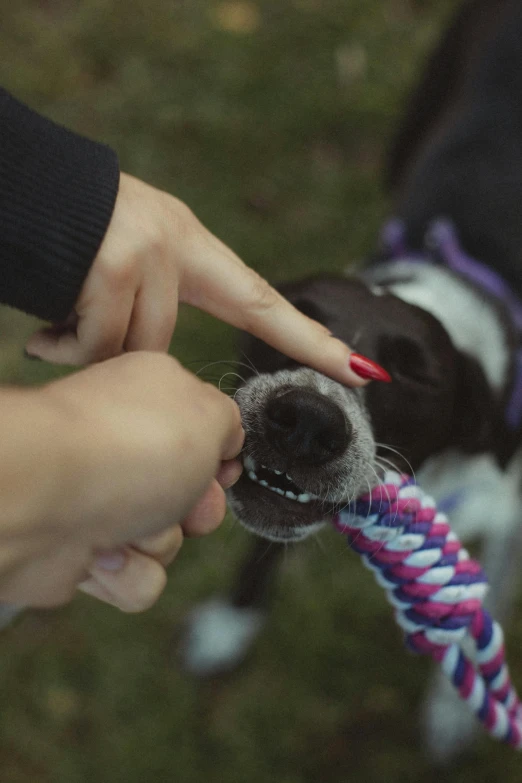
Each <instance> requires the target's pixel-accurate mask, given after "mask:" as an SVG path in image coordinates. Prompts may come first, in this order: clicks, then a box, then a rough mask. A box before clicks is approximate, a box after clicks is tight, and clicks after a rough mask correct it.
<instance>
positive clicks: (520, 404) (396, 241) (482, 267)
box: [381, 219, 522, 430]
mask: <svg viewBox="0 0 522 783" xmlns="http://www.w3.org/2000/svg"><path fill="white" fill-rule="evenodd" d="M381 243H382V247H383V250H384V252H385V254H386V257H387V258H389V259H398V258H405V259H407V260H409V261H416V262H425V263H426V262H428V263H430V262H431V263H436V262H437V261H439V262H440V263H442V264H443V265H444V266H446V267H448V269H451V270H452V271H453V272H456V273H457V274H459V275H461V276H462V277H465V278H467V279H468V280H470V281H471V282H472V283H474V285H476V286H478V287H479V288H481V289H482V290H483V291H485V292H486V293H487V294H489V295H490V296H493V297H494V298H495V299H498V300H499V301H500V302H502V304H503V305H504V307H505V309H506V311H507V313H508V315H509V317H510V319H511V321H512V323H513V326H514V328H515V331H516V333H517V334H518V336H519V339H520V340H521V342H522V301H521V300H520V299H519V297H518V296H517V295H516V294H515V293H514V292H513V290H512V289H511V288H510V286H509V285H508V283H507V282H506V281H505V280H504V278H503V277H501V275H499V274H497V272H495V271H494V270H493V269H491V268H490V267H488V266H487V265H486V264H483V263H481V262H480V261H477V260H476V259H475V258H472V257H471V256H468V255H467V254H466V253H465V252H464V251H463V249H462V248H461V246H460V244H459V240H458V237H457V232H456V231H455V228H454V226H453V224H452V223H451V222H450V221H449V220H442V219H441V220H436V221H434V222H433V223H432V224H431V225H430V227H429V229H428V231H427V233H426V238H425V247H426V250H425V251H423V252H421V253H414V252H412V251H411V250H409V249H408V246H407V243H406V228H405V225H404V223H403V222H402V221H401V220H397V219H392V220H390V221H388V222H387V223H386V224H385V226H384V228H383V230H382V232H381ZM505 421H506V424H507V426H508V427H509V429H510V430H517V429H518V428H519V427H520V426H521V423H522V345H521V347H519V348H518V349H517V351H516V354H515V358H514V369H513V386H512V389H511V395H510V398H509V400H508V403H507V405H506V411H505Z"/></svg>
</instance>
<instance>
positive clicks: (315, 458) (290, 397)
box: [265, 389, 351, 465]
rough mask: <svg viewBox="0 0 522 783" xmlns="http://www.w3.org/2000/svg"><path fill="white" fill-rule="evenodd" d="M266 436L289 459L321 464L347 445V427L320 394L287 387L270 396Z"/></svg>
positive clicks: (342, 415)
mask: <svg viewBox="0 0 522 783" xmlns="http://www.w3.org/2000/svg"><path fill="white" fill-rule="evenodd" d="M265 414H266V417H265V427H266V437H267V440H268V442H269V443H270V445H271V446H273V447H274V448H275V449H276V450H277V451H278V452H280V453H281V454H284V456H285V457H287V458H289V460H290V462H292V463H293V462H300V463H302V464H303V463H304V464H307V465H323V464H324V463H325V462H329V461H330V460H332V459H334V458H335V457H338V456H340V455H341V454H343V452H344V451H345V449H346V447H347V446H348V442H349V439H350V435H351V428H350V426H349V424H348V422H347V421H346V418H345V416H344V414H343V412H342V410H341V409H340V408H339V406H338V405H336V404H335V402H333V401H332V400H330V399H329V398H328V397H325V395H324V394H319V393H318V392H315V391H310V390H307V389H291V390H290V391H286V392H284V393H283V394H279V395H277V396H275V397H273V398H272V399H271V400H270V401H269V402H268V404H267V406H266V409H265Z"/></svg>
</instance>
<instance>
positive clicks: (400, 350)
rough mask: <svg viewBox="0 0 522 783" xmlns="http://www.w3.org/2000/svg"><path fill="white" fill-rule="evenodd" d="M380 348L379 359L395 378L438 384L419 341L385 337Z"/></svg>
mask: <svg viewBox="0 0 522 783" xmlns="http://www.w3.org/2000/svg"><path fill="white" fill-rule="evenodd" d="M379 348H380V350H379V361H380V362H381V363H382V365H383V367H386V369H387V370H388V372H389V373H390V374H391V376H392V378H393V379H394V380H397V381H401V380H403V381H414V382H415V383H419V384H422V385H424V386H436V385H437V379H436V377H435V376H434V374H433V370H432V368H430V363H429V360H428V356H427V354H426V351H424V350H423V349H422V348H421V346H420V345H418V343H416V342H414V341H413V340H410V339H409V338H407V337H390V338H387V337H385V338H383V341H382V344H381V345H380V346H379Z"/></svg>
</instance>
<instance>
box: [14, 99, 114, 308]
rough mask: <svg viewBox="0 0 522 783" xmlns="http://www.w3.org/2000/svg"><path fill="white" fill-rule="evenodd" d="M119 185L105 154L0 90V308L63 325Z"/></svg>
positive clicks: (110, 159) (105, 149)
mask: <svg viewBox="0 0 522 783" xmlns="http://www.w3.org/2000/svg"><path fill="white" fill-rule="evenodd" d="M118 184H119V168H118V160H117V157H116V154H115V153H114V152H113V151H112V150H111V149H109V148H108V147H106V146H105V145H103V144H98V143H95V142H92V141H90V140H89V139H86V138H84V137H82V136H79V135H77V134H75V133H72V132H71V131H69V130H67V129H65V128H63V127H61V126H60V125H56V124H55V123H54V122H51V121H50V120H48V119H45V118H44V117H41V116H40V115H39V114H36V113H35V112H33V111H31V109H29V108H27V106H24V105H23V104H22V103H20V102H18V101H17V100H15V99H14V98H13V97H12V96H11V95H9V94H8V93H7V92H5V90H3V89H2V88H0V302H3V303H4V304H8V305H12V306H13V307H17V308H18V309H20V310H24V311H25V312H27V313H31V314H32V315H37V316H39V317H40V318H43V319H45V320H48V321H55V322H56V321H62V320H64V319H65V318H66V317H67V316H68V315H69V313H70V312H71V311H72V309H73V308H74V305H75V303H76V300H77V298H78V295H79V293H80V290H81V287H82V285H83V282H84V280H85V277H86V276H87V273H88V271H89V268H90V266H91V264H92V262H93V260H94V257H95V256H96V253H97V251H98V249H99V247H100V244H101V242H102V240H103V237H104V235H105V232H106V230H107V227H108V225H109V221H110V219H111V216H112V211H113V209H114V203H115V201H116V196H117V192H118Z"/></svg>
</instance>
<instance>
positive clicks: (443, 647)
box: [334, 471, 522, 750]
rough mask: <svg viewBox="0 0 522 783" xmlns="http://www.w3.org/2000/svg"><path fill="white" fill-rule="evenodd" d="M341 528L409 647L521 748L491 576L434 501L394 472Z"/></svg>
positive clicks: (520, 716)
mask: <svg viewBox="0 0 522 783" xmlns="http://www.w3.org/2000/svg"><path fill="white" fill-rule="evenodd" d="M334 526H335V528H336V529H337V530H338V531H339V532H340V533H343V534H344V535H346V537H347V540H348V544H349V546H350V547H351V549H353V550H354V551H355V552H358V553H359V554H360V555H361V556H362V559H363V562H364V564H365V565H366V566H367V567H368V568H369V569H370V570H371V571H373V572H374V574H375V577H376V579H377V582H378V583H379V584H380V585H381V586H382V587H384V588H385V590H386V594H387V598H388V600H389V602H390V603H391V604H392V605H393V606H394V607H395V619H396V620H397V623H398V624H399V625H400V626H401V628H402V629H403V630H404V631H405V633H406V644H407V646H408V647H409V648H410V649H411V650H412V651H414V652H417V653H422V654H426V655H430V656H431V657H432V658H433V659H434V660H435V661H437V663H439V664H440V665H441V667H442V670H443V672H444V673H445V674H446V676H447V677H448V678H449V679H450V681H451V682H452V683H453V685H454V686H455V688H456V689H457V690H458V693H459V695H460V697H461V698H462V699H464V701H466V702H467V703H468V705H469V707H470V708H471V710H472V711H473V712H474V713H475V715H476V716H477V717H478V719H479V720H480V721H481V722H482V723H483V725H484V726H485V728H486V730H487V731H488V733H489V734H490V735H491V736H492V737H495V738H496V739H499V740H501V741H503V742H506V743H508V744H509V745H511V746H513V747H514V748H516V749H517V750H518V749H522V705H521V703H520V700H519V698H518V695H517V693H516V691H515V689H514V687H513V685H512V683H511V679H510V676H509V672H508V668H507V665H506V662H505V650H504V641H503V633H502V628H501V627H500V625H499V624H498V623H497V622H495V621H494V620H493V619H492V618H491V616H490V614H489V612H488V611H487V610H486V609H485V608H484V606H483V601H484V598H485V595H486V592H487V589H488V584H487V579H486V576H485V574H484V572H483V571H482V568H481V566H480V564H479V563H478V562H477V561H476V560H472V559H471V558H470V556H469V554H468V552H467V551H466V549H464V548H463V547H462V544H461V543H460V541H459V539H458V538H457V536H456V535H455V533H453V531H452V530H451V528H450V525H449V523H448V520H447V517H446V516H445V515H444V514H443V513H442V512H440V511H438V510H437V508H436V506H435V502H434V500H433V499H432V498H431V497H429V495H427V494H426V493H424V492H423V490H422V489H421V488H420V487H419V486H418V485H417V484H416V483H415V481H414V479H412V478H411V477H410V476H406V475H399V474H398V473H395V472H393V471H388V472H387V473H385V475H384V478H383V482H382V483H381V484H379V485H378V486H377V487H375V488H374V489H373V490H372V491H371V492H370V493H369V494H367V495H364V496H362V497H360V498H358V499H357V500H356V501H354V502H353V503H351V504H350V505H349V506H347V507H346V508H344V509H342V511H341V512H340V513H339V514H337V516H336V517H335V518H334Z"/></svg>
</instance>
